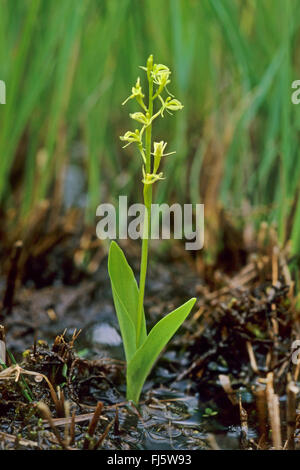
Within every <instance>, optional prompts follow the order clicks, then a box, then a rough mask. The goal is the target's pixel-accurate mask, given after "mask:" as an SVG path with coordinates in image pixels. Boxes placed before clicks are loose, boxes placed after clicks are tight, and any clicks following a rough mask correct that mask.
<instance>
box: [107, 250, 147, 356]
mask: <svg viewBox="0 0 300 470" xmlns="http://www.w3.org/2000/svg"><path fill="white" fill-rule="evenodd" d="M108 271H109V276H110V281H111V286H112V292H113V297H114V303H115V308H116V313H117V317H118V321H119V325H120V329H121V334H122V338H123V342H124V349H125V355H126V360H127V362H128V361H130V359H131V357H132V355H133V354H134V352H135V351H136V324H137V310H138V297H139V290H138V286H137V283H136V280H135V277H134V274H133V272H132V269H131V268H130V266H129V264H128V263H127V260H126V258H125V255H124V253H123V251H122V250H121V248H120V247H119V246H118V245H117V243H115V242H111V244H110V249H109V256H108ZM146 337H147V333H146V323H145V315H144V313H143V321H142V331H141V338H140V345H141V344H142V343H143V342H144V341H145V339H146Z"/></svg>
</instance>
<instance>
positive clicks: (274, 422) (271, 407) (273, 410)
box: [266, 372, 282, 450]
mask: <svg viewBox="0 0 300 470" xmlns="http://www.w3.org/2000/svg"><path fill="white" fill-rule="evenodd" d="M266 384H267V388H266V395H267V404H268V414H269V421H270V426H271V430H272V440H273V445H274V448H275V449H276V450H280V449H282V439H281V431H280V410H279V399H278V395H276V394H275V393H274V388H273V373H272V372H269V373H268V375H267V379H266Z"/></svg>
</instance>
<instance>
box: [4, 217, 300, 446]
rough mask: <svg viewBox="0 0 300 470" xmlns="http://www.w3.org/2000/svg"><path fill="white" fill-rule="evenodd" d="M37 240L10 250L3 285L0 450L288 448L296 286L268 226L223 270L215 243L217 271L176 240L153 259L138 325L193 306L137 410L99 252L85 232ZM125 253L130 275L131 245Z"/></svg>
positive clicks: (292, 439)
mask: <svg viewBox="0 0 300 470" xmlns="http://www.w3.org/2000/svg"><path fill="white" fill-rule="evenodd" d="M271 235H272V234H271ZM273 235H274V234H273ZM48 238H49V236H48V237H45V238H44V239H43V240H44V246H43V243H41V245H40V249H39V248H38V247H39V243H37V244H36V245H35V246H34V248H33V250H32V252H31V253H30V254H29V255H28V253H27V254H26V256H25V253H23V251H22V249H23V248H22V247H19V246H18V244H17V245H16V243H15V244H14V246H12V247H11V250H10V252H11V256H10V257H9V261H8V262H7V268H6V275H5V276H3V277H2V279H1V298H2V299H3V302H2V319H1V322H2V324H3V325H4V326H5V335H4V333H3V332H2V340H1V341H2V349H1V351H2V362H4V348H3V345H4V344H5V346H6V349H7V352H6V367H4V365H3V366H2V370H1V372H0V396H1V401H0V409H1V412H0V416H1V417H0V442H1V447H2V448H3V449H16V448H17V449H21V448H27V449H55V448H77V449H88V448H91V449H92V448H94V449H95V448H97V449H211V448H216V449H217V448H221V449H271V448H282V447H285V448H290V449H292V448H298V445H299V444H298V438H297V423H296V418H297V416H296V404H295V399H296V395H297V393H298V388H297V380H298V375H299V366H297V365H294V364H293V362H292V360H291V354H292V350H291V344H292V341H293V340H294V339H295V338H296V337H297V331H298V316H297V308H296V304H295V297H294V291H293V281H292V277H291V273H290V270H289V267H288V261H289V259H288V256H287V254H286V253H285V252H281V251H280V250H279V249H278V247H277V245H276V243H275V242H274V237H273V241H272V236H270V233H269V232H268V229H267V228H266V227H265V226H264V227H263V228H262V230H261V232H260V233H259V234H258V236H257V237H256V242H255V244H253V243H252V245H251V250H248V252H247V246H245V245H244V246H243V250H242V252H241V251H240V252H239V253H238V254H237V255H236V256H235V257H234V259H235V262H234V263H233V254H232V252H231V251H230V250H231V249H232V247H231V248H230V250H227V251H226V247H224V250H223V252H222V257H221V258H220V259H219V260H218V263H219V268H218V269H217V268H216V267H212V266H206V265H205V263H204V262H203V260H201V259H200V258H198V257H192V256H190V255H187V254H186V252H185V251H184V249H183V247H182V246H181V245H180V244H175V245H174V246H173V249H172V250H171V251H170V250H169V251H165V252H164V254H162V255H161V256H157V255H154V262H152V263H151V265H150V270H149V281H148V284H147V296H146V304H145V307H146V311H147V315H148V319H149V320H148V321H149V325H151V324H154V323H155V322H156V321H157V320H158V319H159V318H160V317H161V315H163V314H164V313H165V312H167V311H170V309H173V308H174V307H176V305H179V304H180V303H182V301H184V300H185V299H186V298H189V297H191V296H196V297H197V298H198V301H197V304H196V308H195V309H194V310H193V313H192V315H190V317H189V319H188V320H187V321H186V322H185V323H184V326H183V327H182V328H181V329H180V331H179V333H178V334H177V335H176V336H175V338H174V340H173V341H172V342H171V343H170V344H169V346H168V347H167V349H166V350H165V352H164V354H163V355H162V356H161V357H160V359H159V361H158V363H157V365H156V367H155V368H154V370H153V371H152V373H151V375H150V377H149V378H148V380H147V382H146V385H145V387H144V393H143V395H142V401H141V403H140V406H139V407H138V408H137V407H135V406H134V405H132V404H128V403H127V402H126V399H125V395H126V393H125V392H126V389H125V361H124V356H123V350H122V342H121V337H120V333H119V330H118V324H117V319H116V315H115V313H114V308H113V302H112V297H111V290H110V283H109V278H108V275H107V259H106V254H105V246H103V245H101V243H100V242H99V241H97V240H96V239H95V237H94V236H93V234H92V232H89V231H85V232H84V233H81V234H79V233H74V232H73V233H72V231H70V232H69V233H66V234H65V237H62V238H63V239H60V240H55V238H53V237H52V238H53V239H54V240H55V243H54V244H52V245H51V247H50V249H49V248H48V245H49V242H48V243H47V239H48ZM50 238H51V237H50ZM52 242H53V240H52ZM45 247H46V248H45ZM123 248H124V250H125V251H126V253H127V255H128V258H129V261H130V263H131V265H132V266H133V268H134V270H135V272H137V271H138V265H139V256H138V255H139V246H138V245H135V244H134V243H132V242H130V243H126V244H125V246H123ZM241 253H242V254H241ZM84 260H85V261H84ZM53 273H55V275H54V274H53ZM57 273H59V275H58V274H57ZM2 331H3V330H2ZM15 363H16V364H15Z"/></svg>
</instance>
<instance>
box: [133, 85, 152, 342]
mask: <svg viewBox="0 0 300 470" xmlns="http://www.w3.org/2000/svg"><path fill="white" fill-rule="evenodd" d="M148 80H149V107H148V112H149V118H150V119H151V118H152V115H153V79H152V78H151V77H150V76H148ZM151 137H152V124H149V126H148V127H147V129H146V173H150V172H151ZM144 204H145V207H146V211H147V212H146V217H147V219H146V217H145V219H144V234H143V242H142V257H141V266H140V286H139V303H138V313H137V332H136V345H137V347H138V346H139V341H140V336H141V327H142V316H143V305H144V296H145V283H146V274H147V264H148V248H149V235H150V221H151V204H152V185H151V184H145V185H144Z"/></svg>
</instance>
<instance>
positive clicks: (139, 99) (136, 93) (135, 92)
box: [122, 77, 147, 109]
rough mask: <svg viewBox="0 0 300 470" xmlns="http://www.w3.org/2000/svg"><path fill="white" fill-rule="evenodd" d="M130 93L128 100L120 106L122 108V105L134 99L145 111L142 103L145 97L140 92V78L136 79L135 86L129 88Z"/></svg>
mask: <svg viewBox="0 0 300 470" xmlns="http://www.w3.org/2000/svg"><path fill="white" fill-rule="evenodd" d="M131 92H132V93H131V95H130V96H128V98H127V99H126V100H125V101H123V103H122V105H123V106H124V104H126V103H127V101H129V100H132V99H133V98H136V100H137V102H138V103H139V104H140V105H141V106H142V108H144V109H147V108H146V106H145V104H144V101H143V98H144V97H145V95H144V93H143V92H142V87H141V81H140V77H138V79H137V81H136V84H135V86H133V87H132V88H131Z"/></svg>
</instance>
